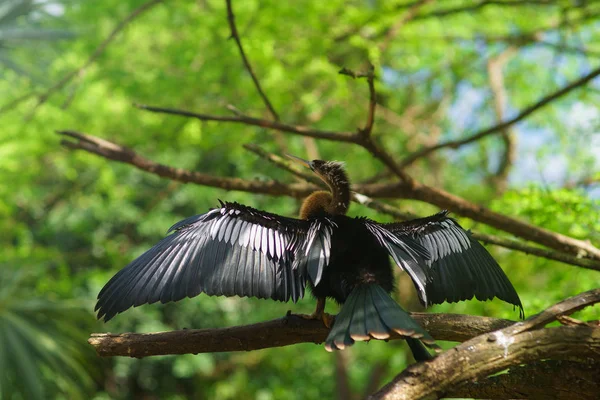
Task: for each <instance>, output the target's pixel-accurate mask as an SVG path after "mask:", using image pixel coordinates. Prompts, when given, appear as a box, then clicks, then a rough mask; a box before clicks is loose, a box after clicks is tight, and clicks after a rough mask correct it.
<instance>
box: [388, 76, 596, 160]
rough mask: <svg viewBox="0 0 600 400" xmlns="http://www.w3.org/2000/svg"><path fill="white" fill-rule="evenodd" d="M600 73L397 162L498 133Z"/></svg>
mask: <svg viewBox="0 0 600 400" xmlns="http://www.w3.org/2000/svg"><path fill="white" fill-rule="evenodd" d="M599 75H600V68H596V69H595V70H593V71H592V72H590V73H589V74H587V75H585V76H583V77H581V78H579V79H578V80H576V81H574V82H571V83H570V84H568V85H567V86H565V87H563V88H562V89H560V90H558V91H556V92H554V93H552V94H550V95H548V96H546V97H544V98H542V99H541V100H539V101H538V102H536V103H535V104H532V105H530V106H529V107H527V108H525V109H524V110H522V111H521V112H520V113H519V114H518V115H517V116H515V117H514V118H511V119H509V120H507V121H504V122H502V123H500V124H498V125H494V126H492V127H490V128H487V129H484V130H482V131H479V132H477V133H474V134H473V135H470V136H468V137H466V138H464V139H460V140H450V141H447V142H444V143H439V144H437V145H435V146H430V147H424V148H422V149H421V150H418V151H416V152H414V153H412V154H410V155H409V156H408V157H406V158H405V159H404V160H402V162H401V163H400V164H399V166H400V168H406V167H407V166H409V165H411V164H412V163H414V162H415V161H417V160H418V159H420V158H422V157H425V156H427V155H429V154H431V153H432V152H434V151H437V150H440V149H444V148H452V149H457V148H459V147H461V146H464V145H466V144H469V143H473V142H475V141H477V140H480V139H482V138H484V137H486V136H490V135H493V134H498V133H501V132H503V131H504V130H505V129H506V128H508V127H510V126H511V125H513V124H516V123H517V122H519V121H521V120H523V119H525V118H527V117H528V116H529V115H531V114H533V113H534V112H536V111H537V110H539V109H541V108H543V107H545V106H547V105H548V104H550V103H552V102H553V101H555V100H557V99H559V98H560V97H562V96H564V95H566V94H568V93H570V92H571V91H573V90H574V89H577V88H580V87H581V86H583V85H585V84H586V83H588V82H589V81H591V80H592V79H594V78H595V77H597V76H599Z"/></svg>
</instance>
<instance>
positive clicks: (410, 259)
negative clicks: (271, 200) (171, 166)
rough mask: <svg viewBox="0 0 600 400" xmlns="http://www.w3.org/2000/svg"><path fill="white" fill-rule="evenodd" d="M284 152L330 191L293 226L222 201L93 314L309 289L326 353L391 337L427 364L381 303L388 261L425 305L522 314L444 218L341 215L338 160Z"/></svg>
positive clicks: (396, 316) (492, 266)
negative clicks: (332, 314)
mask: <svg viewBox="0 0 600 400" xmlns="http://www.w3.org/2000/svg"><path fill="white" fill-rule="evenodd" d="M291 157H292V158H293V159H295V160H296V161H298V162H301V163H302V164H304V165H305V166H307V167H308V168H310V169H311V170H312V171H313V172H314V173H315V174H316V175H317V176H319V178H321V179H322V180H323V181H324V182H325V183H326V184H327V186H328V187H329V188H330V192H328V191H317V192H315V193H313V194H311V195H310V196H309V197H308V198H307V199H306V200H305V201H304V202H303V204H302V207H301V210H300V219H294V218H288V217H282V216H280V215H275V214H271V213H268V212H265V211H260V210H256V209H253V208H250V207H247V206H244V205H241V204H238V203H222V202H221V207H220V208H216V209H212V210H210V211H209V212H207V213H206V214H200V215H196V216H193V217H189V218H187V219H184V220H183V221H180V222H178V223H176V224H175V225H173V226H172V227H171V228H170V229H169V231H168V232H172V233H171V234H170V235H168V236H167V237H165V238H164V239H162V240H161V241H160V242H159V243H158V244H156V245H155V246H154V247H152V248H151V249H150V250H148V251H146V252H145V253H144V254H142V255H141V256H140V257H138V258H137V259H135V260H134V261H133V262H131V263H130V264H129V265H127V266H126V267H125V268H124V269H122V270H121V271H119V272H118V273H117V274H116V275H115V276H114V277H113V278H112V279H111V280H110V281H109V282H108V283H107V284H106V286H104V288H103V289H102V291H101V292H100V294H99V295H98V303H97V305H96V310H98V318H102V317H104V320H105V321H108V320H109V319H111V318H112V317H114V316H115V315H116V314H118V313H120V312H123V311H125V310H127V309H128V308H130V307H131V306H139V305H142V304H145V303H154V302H157V301H159V300H160V301H161V302H162V303H166V302H169V301H178V300H181V299H183V298H184V297H194V296H197V295H198V294H200V293H206V294H208V295H212V296H220V295H223V296H234V295H237V296H247V297H258V298H264V299H273V300H278V301H284V302H287V301H289V300H290V299H291V300H292V301H294V302H296V301H298V299H300V298H302V297H303V296H304V291H305V287H306V286H307V285H308V287H309V288H310V289H311V291H312V293H313V295H314V296H315V297H316V298H317V309H316V310H315V313H313V314H312V316H311V317H312V318H318V319H321V318H322V319H323V321H324V322H325V323H326V324H328V323H329V322H330V320H329V319H328V318H327V317H328V316H327V315H326V314H324V312H323V311H324V307H325V299H326V298H332V299H334V300H335V301H336V302H338V303H339V304H341V305H342V308H341V310H340V313H339V314H338V315H337V317H336V318H335V322H334V324H333V326H332V328H331V331H330V333H329V336H328V337H327V339H326V341H325V347H326V349H327V350H330V351H331V350H334V349H343V348H345V347H347V346H351V345H352V344H353V343H354V341H355V340H370V339H371V338H375V339H386V338H389V337H390V335H391V334H392V333H397V334H399V335H400V336H403V337H404V338H406V339H407V340H408V342H409V345H410V347H411V350H412V351H413V354H414V355H415V358H417V359H419V360H423V359H427V358H429V357H430V355H429V353H428V352H427V351H426V350H425V349H424V347H423V345H422V344H421V343H420V342H419V341H421V342H423V343H424V344H426V345H428V346H433V345H434V340H433V338H432V337H431V336H430V335H429V334H428V333H427V332H426V331H425V330H424V329H423V328H422V327H421V326H420V325H419V324H417V322H416V321H414V320H413V319H412V318H411V317H410V315H409V314H408V313H407V312H405V311H404V310H403V309H402V308H400V306H399V305H398V304H397V303H396V302H395V301H394V300H393V299H392V297H391V296H390V293H391V292H392V291H393V288H394V276H393V268H392V264H391V263H390V260H389V258H390V256H391V258H392V259H393V260H394V262H395V264H396V265H397V266H398V267H400V268H401V269H403V270H404V271H406V272H407V273H408V275H409V276H410V278H411V279H412V281H413V283H414V285H415V287H416V289H417V292H418V296H419V299H420V301H421V302H422V303H423V304H424V305H431V304H439V303H442V302H444V301H448V302H456V301H459V300H466V299H471V298H472V297H473V296H475V297H476V298H477V299H479V300H489V299H492V298H494V297H498V298H500V299H502V300H504V301H507V302H509V303H511V304H513V305H515V306H518V307H519V308H520V310H521V314H522V313H523V307H522V305H521V301H520V299H519V296H518V295H517V293H516V291H515V289H514V288H513V286H512V284H511V283H510V281H509V280H508V278H507V277H506V275H505V274H504V272H503V271H502V269H501V268H500V266H499V265H498V264H497V263H496V261H495V260H494V259H493V258H492V256H491V255H490V254H489V253H488V252H487V251H486V250H485V248H484V247H483V246H482V245H481V244H479V242H477V241H476V240H474V239H473V238H472V237H471V236H470V234H469V233H468V232H466V231H465V230H463V229H462V228H461V227H460V225H458V223H457V222H456V221H455V220H453V219H452V218H449V217H448V216H447V213H446V212H445V211H444V212H440V213H438V214H435V215H433V216H430V217H426V218H420V219H415V220H411V221H407V222H396V223H389V224H380V223H377V222H375V221H372V220H370V219H367V218H350V217H347V216H346V215H345V214H346V212H347V211H348V207H349V205H350V182H349V180H348V178H347V176H346V173H345V171H344V168H343V166H342V164H341V163H338V162H331V161H322V160H313V161H306V160H302V159H300V158H297V157H293V156H291ZM328 326H329V325H328Z"/></svg>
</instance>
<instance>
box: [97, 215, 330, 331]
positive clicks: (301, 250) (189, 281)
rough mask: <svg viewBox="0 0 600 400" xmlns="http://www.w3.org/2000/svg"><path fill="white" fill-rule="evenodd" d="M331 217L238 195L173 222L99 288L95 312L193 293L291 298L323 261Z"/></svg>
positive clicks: (112, 313) (109, 315)
mask: <svg viewBox="0 0 600 400" xmlns="http://www.w3.org/2000/svg"><path fill="white" fill-rule="evenodd" d="M333 226H334V223H333V222H331V221H329V220H328V219H326V218H319V219H312V220H299V219H294V218H286V217H282V216H279V215H275V214H271V213H267V212H264V211H259V210H256V209H253V208H250V207H246V206H243V205H241V204H237V203H221V208H216V209H213V210H211V211H209V212H207V213H206V214H201V215H196V216H193V217H190V218H187V219H184V220H183V221H180V222H178V223H177V224H175V225H173V226H172V227H171V228H170V229H169V231H168V232H169V233H170V235H168V236H167V237H165V238H164V239H162V240H161V241H160V242H158V243H157V244H156V245H155V246H154V247H152V248H151V249H150V250H148V251H146V252H145V253H144V254H142V255H141V256H140V257H138V258H137V259H135V260H134V261H133V262H131V263H130V264H129V265H127V266H126V267H125V268H124V269H122V270H121V271H119V272H118V273H117V274H116V275H115V276H113V277H112V279H111V280H110V281H109V282H108V283H107V284H106V285H105V286H104V288H103V289H102V290H101V291H100V293H99V295H98V303H97V304H96V310H97V311H98V318H102V317H104V320H105V321H108V320H109V319H111V318H112V317H114V316H115V315H116V314H118V313H120V312H123V311H125V310H127V309H128V308H130V307H132V306H139V305H142V304H146V303H154V302H157V301H161V302H162V303H166V302H169V301H177V300H181V299H183V298H185V297H194V296H197V295H198V294H200V293H206V294H208V295H215V296H218V295H224V296H235V295H237V296H245V297H258V298H270V299H273V300H279V301H288V300H290V299H292V300H293V301H294V302H296V301H297V300H298V299H300V298H302V297H303V296H304V290H305V286H306V279H307V278H310V279H311V280H312V281H313V282H315V284H316V283H318V281H319V279H320V277H321V274H322V272H323V268H324V267H325V266H326V265H327V264H328V262H329V253H330V246H331V234H332V231H333Z"/></svg>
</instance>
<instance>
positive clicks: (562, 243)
mask: <svg viewBox="0 0 600 400" xmlns="http://www.w3.org/2000/svg"><path fill="white" fill-rule="evenodd" d="M231 118H238V117H231ZM57 133H58V134H60V135H63V136H67V137H69V138H72V139H75V140H76V141H75V142H74V141H71V140H62V141H61V144H62V145H63V146H65V147H68V148H70V149H80V150H85V151H87V152H90V153H93V154H96V155H99V156H101V157H104V158H107V159H110V160H114V161H118V162H122V163H126V164H130V165H133V166H134V167H136V168H138V169H141V170H143V171H146V172H150V173H152V174H155V175H158V176H161V177H166V178H169V179H172V180H175V181H178V182H183V183H190V182H193V183H196V184H199V185H204V186H211V187H217V188H221V189H226V190H240V191H245V192H252V193H261V194H269V195H273V196H290V197H294V198H302V197H306V196H308V195H309V194H310V193H312V192H313V191H314V190H316V189H317V188H318V187H320V186H313V185H308V184H284V183H280V182H277V181H257V180H254V181H248V180H244V179H240V178H224V177H216V176H212V175H207V174H202V173H200V172H195V171H188V170H184V169H181V168H173V167H169V166H166V165H163V164H159V163H156V162H154V161H152V160H149V159H146V158H144V157H142V156H140V155H139V154H137V153H136V152H135V151H134V150H132V149H130V148H128V147H125V146H120V145H118V144H115V143H112V142H110V141H108V140H105V139H101V138H98V137H95V136H91V135H86V134H84V133H81V132H76V131H66V130H65V131H58V132H57ZM247 148H248V149H250V150H252V151H254V152H255V153H257V154H259V155H261V154H262V155H261V156H265V157H266V158H267V159H270V161H273V162H275V161H276V159H277V156H274V155H272V156H266V154H268V153H266V152H264V151H262V150H257V149H259V148H258V147H257V146H252V145H249V146H247ZM277 163H278V164H279V165H286V162H284V161H282V160H281V158H279V161H277ZM286 169H287V170H288V171H294V172H293V173H294V174H295V175H297V176H301V177H302V178H306V179H307V180H308V181H311V182H313V181H314V177H310V178H309V177H308V176H307V175H305V174H303V173H301V172H298V171H297V170H296V169H294V168H293V167H292V166H291V165H290V164H289V163H287V167H286ZM355 189H356V190H357V191H359V192H361V195H362V193H364V194H365V195H367V196H372V197H392V198H415V199H418V200H422V201H425V202H428V203H430V204H436V205H438V206H440V207H441V208H449V209H452V210H454V211H456V212H458V213H460V214H463V215H466V216H468V217H471V218H472V219H474V220H480V221H483V222H486V219H487V220H492V221H493V222H494V223H490V225H492V226H495V227H497V228H499V229H503V230H505V231H507V232H511V233H515V234H516V235H518V236H522V237H525V238H526V239H528V240H532V241H534V242H536V243H540V244H546V243H547V244H546V245H547V246H548V247H550V248H557V249H560V250H561V251H563V252H567V253H570V254H573V253H575V254H577V255H579V253H581V252H583V251H587V252H589V253H590V254H592V255H593V254H594V253H592V251H593V250H594V249H595V251H598V250H597V249H596V248H595V247H594V246H592V245H591V244H589V243H586V242H582V241H579V240H576V239H573V238H570V237H567V236H563V235H560V234H558V233H554V232H550V231H547V230H545V229H542V228H539V227H536V226H534V225H531V224H528V223H526V222H522V221H519V220H515V219H513V218H510V217H507V216H504V215H502V214H498V213H494V212H492V211H490V210H487V209H485V208H483V207H478V206H476V205H474V204H471V203H469V202H467V201H465V200H463V199H461V198H459V197H456V196H453V195H451V194H449V193H446V192H443V191H440V190H438V189H434V188H429V187H427V186H424V185H419V186H416V187H410V186H407V185H403V184H397V183H394V184H389V185H381V184H368V185H356V186H355ZM365 195H363V197H360V198H357V200H358V202H359V203H362V204H365V205H369V204H370V205H369V206H370V207H372V208H374V209H379V210H382V211H384V212H387V213H388V214H391V215H395V216H397V217H399V218H403V219H409V218H412V217H411V216H409V215H408V214H406V213H401V212H400V211H396V210H394V208H393V207H391V206H385V205H383V204H380V203H373V202H372V200H371V199H368V197H365ZM432 196H435V197H432ZM487 239H489V240H488V241H489V242H496V243H503V244H502V245H504V244H508V245H507V246H506V247H510V248H513V249H516V250H522V251H526V252H530V253H531V254H536V255H543V256H548V257H547V258H552V259H555V260H557V261H562V262H567V263H569V264H574V265H580V266H584V267H586V268H590V267H591V268H592V269H598V267H599V263H598V262H597V261H595V260H594V261H590V262H587V261H586V260H581V262H577V260H578V258H576V257H569V256H561V255H559V254H558V253H552V252H544V251H543V250H535V248H533V247H532V248H528V247H527V246H526V245H522V246H519V245H518V244H515V242H513V243H510V242H509V241H508V240H505V241H503V240H502V239H495V238H494V237H492V236H488V237H487ZM482 240H486V239H482ZM599 253H600V252H599ZM544 254H545V255H544Z"/></svg>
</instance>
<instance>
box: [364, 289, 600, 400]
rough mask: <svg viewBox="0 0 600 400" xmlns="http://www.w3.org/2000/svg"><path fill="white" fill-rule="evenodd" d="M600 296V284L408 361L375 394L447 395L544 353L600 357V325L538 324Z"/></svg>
mask: <svg viewBox="0 0 600 400" xmlns="http://www.w3.org/2000/svg"><path fill="white" fill-rule="evenodd" d="M599 301H600V289H595V290H591V291H588V292H585V293H582V294H580V295H578V296H575V297H572V298H570V299H567V300H565V301H562V302H560V303H558V304H556V305H554V306H552V307H550V308H549V309H547V310H545V311H543V312H541V313H539V314H537V315H534V316H533V317H531V318H529V319H527V320H526V321H524V322H520V323H516V324H514V325H512V326H509V327H507V328H504V329H501V330H499V331H497V332H493V333H490V334H486V335H481V336H478V337H476V338H474V339H471V340H469V341H467V342H465V343H463V344H461V345H459V346H457V347H455V348H454V349H453V350H452V351H446V352H444V353H442V354H440V355H438V356H437V357H436V358H435V359H433V360H431V361H429V362H422V363H419V364H415V365H412V366H410V367H408V368H407V369H405V370H404V371H403V372H402V373H400V374H399V375H398V376H396V377H395V378H394V380H393V381H392V382H390V383H389V384H387V385H386V386H384V387H383V388H382V389H381V390H380V391H379V392H377V393H375V394H374V395H373V396H372V397H371V398H372V399H386V400H392V399H394V400H396V399H420V398H423V397H427V396H438V397H443V395H444V393H445V392H446V391H449V390H452V389H453V388H454V387H456V385H458V384H461V383H466V382H469V381H474V380H477V379H480V378H485V377H486V376H488V375H490V374H493V373H496V372H499V371H502V370H503V369H506V368H508V367H511V366H514V365H519V364H524V363H528V362H532V361H538V360H541V359H557V360H576V361H586V360H589V359H593V360H595V361H600V328H595V327H590V326H561V327H556V328H543V329H537V330H533V329H535V328H539V327H541V326H544V325H546V324H547V323H549V322H551V321H553V320H555V319H556V318H557V316H560V315H564V314H568V313H572V312H575V311H577V310H579V309H581V308H583V307H586V306H589V305H591V304H594V303H597V302H599Z"/></svg>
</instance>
